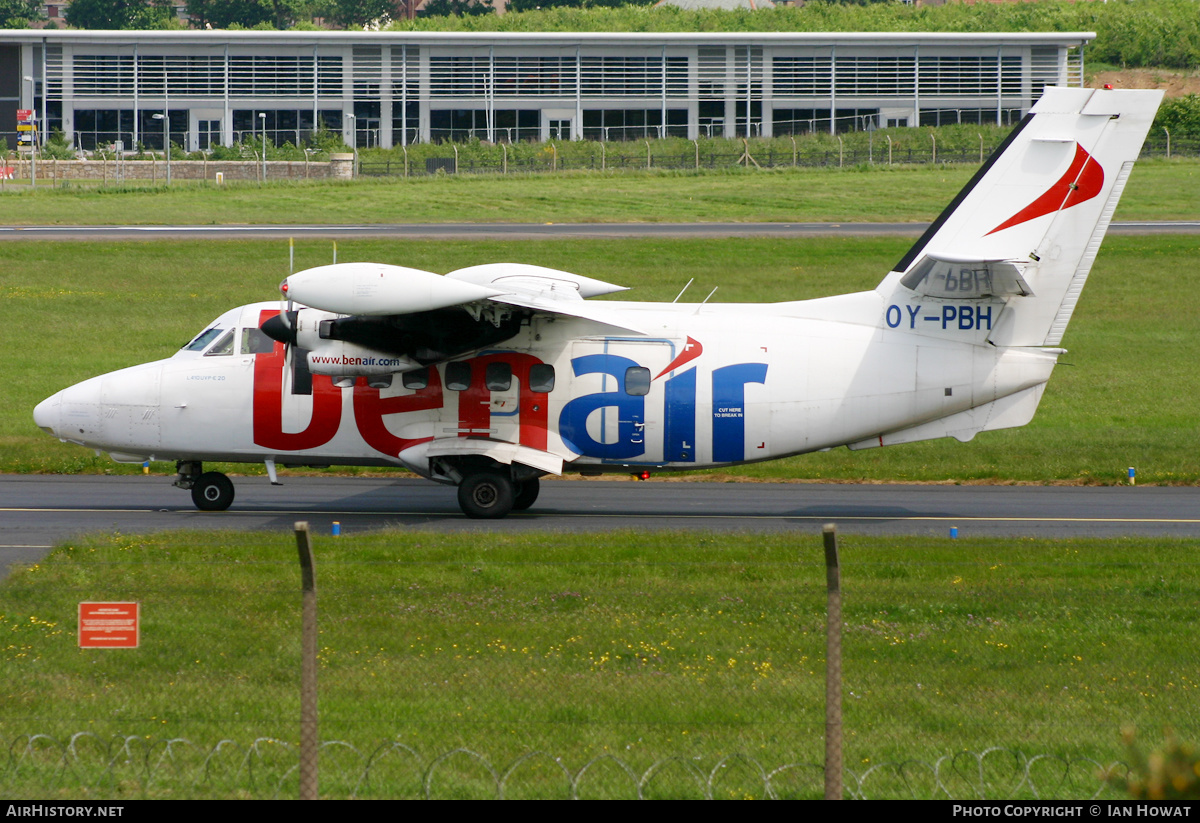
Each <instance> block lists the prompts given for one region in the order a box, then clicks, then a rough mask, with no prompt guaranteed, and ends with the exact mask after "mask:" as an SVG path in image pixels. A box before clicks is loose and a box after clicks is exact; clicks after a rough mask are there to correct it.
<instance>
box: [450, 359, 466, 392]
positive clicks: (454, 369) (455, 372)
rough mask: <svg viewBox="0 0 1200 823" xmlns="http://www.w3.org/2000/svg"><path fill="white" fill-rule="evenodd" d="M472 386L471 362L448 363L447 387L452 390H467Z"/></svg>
mask: <svg viewBox="0 0 1200 823" xmlns="http://www.w3.org/2000/svg"><path fill="white" fill-rule="evenodd" d="M470 387H471V364H470V363H447V364H446V388H448V389H449V390H450V391H466V390H467V389H469V388H470Z"/></svg>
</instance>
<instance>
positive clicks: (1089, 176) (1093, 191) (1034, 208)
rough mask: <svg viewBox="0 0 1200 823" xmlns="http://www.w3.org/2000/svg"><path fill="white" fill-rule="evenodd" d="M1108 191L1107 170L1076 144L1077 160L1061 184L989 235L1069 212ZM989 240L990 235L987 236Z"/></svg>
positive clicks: (1053, 187) (1047, 190) (1059, 182)
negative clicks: (1105, 172)
mask: <svg viewBox="0 0 1200 823" xmlns="http://www.w3.org/2000/svg"><path fill="white" fill-rule="evenodd" d="M1103 188H1104V169H1103V168H1101V167H1100V164H1099V163H1097V162H1096V161H1095V159H1094V158H1093V157H1092V156H1091V155H1090V154H1088V153H1087V151H1085V150H1084V148H1083V146H1081V145H1079V144H1078V143H1076V144H1075V159H1074V160H1073V161H1071V168H1069V169H1067V170H1066V172H1064V173H1063V176H1062V177H1060V178H1058V182H1057V183H1055V184H1054V185H1053V186H1051V187H1050V188H1048V189H1046V193H1045V194H1043V195H1042V196H1041V197H1039V198H1038V199H1037V200H1034V201H1033V202H1032V203H1030V204H1029V205H1028V206H1026V207H1025V208H1023V209H1021V210H1020V211H1019V212H1017V213H1016V214H1014V215H1013V216H1012V217H1010V218H1008V219H1007V220H1005V221H1004V222H1003V223H1001V224H1000V225H999V226H996V228H994V229H992V230H991V231H989V232H988V234H995V233H996V232H998V231H1002V230H1004V229H1007V228H1011V227H1012V226H1016V225H1018V224H1020V223H1024V222H1026V221H1028V220H1033V219H1034V218H1035V217H1041V216H1042V215H1045V214H1050V213H1051V212H1056V211H1058V210H1059V209H1060V208H1062V209H1069V208H1070V207H1071V206H1078V205H1079V204H1080V203H1085V202H1087V201H1088V200H1091V199H1092V198H1093V197H1095V196H1096V195H1097V194H1099V193H1100V190H1101V189H1103ZM984 236H985V237H986V236H987V235H984Z"/></svg>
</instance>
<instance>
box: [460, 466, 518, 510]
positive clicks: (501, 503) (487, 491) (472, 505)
mask: <svg viewBox="0 0 1200 823" xmlns="http://www.w3.org/2000/svg"><path fill="white" fill-rule="evenodd" d="M513 499H514V489H513V482H512V480H510V479H509V478H507V477H505V476H504V475H502V474H499V473H497V472H477V473H475V474H471V475H468V476H467V477H466V478H465V479H464V480H463V482H462V483H460V484H459V486H458V505H459V507H460V508H461V509H462V510H463V514H465V515H466V516H467V517H471V518H474V519H476V520H496V519H498V518H501V517H504V516H505V515H506V514H508V513H509V512H510V511H512V509H513Z"/></svg>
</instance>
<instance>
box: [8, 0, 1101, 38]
mask: <svg viewBox="0 0 1200 823" xmlns="http://www.w3.org/2000/svg"><path fill="white" fill-rule="evenodd" d="M756 2H757V0H756ZM1095 39H1096V34H1095V32H1058V31H1055V32H1041V31H1039V32H907V31H906V32H878V31H872V32H814V31H798V32H745V31H743V32H737V31H730V32H442V31H437V32H432V31H245V30H242V31H228V30H220V29H217V30H212V31H200V30H185V31H131V30H123V31H100V30H79V29H65V30H64V29H0V43H37V44H41V43H46V44H48V45H63V46H66V45H75V44H93V45H96V44H103V45H106V46H121V47H127V46H134V45H138V46H146V47H151V48H156V47H164V46H188V47H204V46H207V47H210V48H219V47H221V46H223V45H225V44H229V45H245V46H253V45H268V46H320V45H328V46H339V45H340V46H352V45H354V46H361V45H392V44H402V43H407V44H413V45H421V44H428V45H431V46H432V45H435V44H441V45H464V46H472V45H478V46H487V45H505V46H517V45H522V44H533V45H558V46H573V45H576V44H605V45H612V44H629V45H642V46H645V45H648V44H668V45H669V44H678V45H681V46H684V45H691V44H702V45H704V44H711V45H756V46H776V45H797V44H798V45H812V46H822V45H827V44H831V43H837V44H850V45H860V46H868V47H870V46H877V45H896V44H905V45H907V44H918V45H919V44H931V45H932V44H938V45H979V44H988V45H991V44H1008V43H1024V44H1030V43H1046V44H1062V43H1070V44H1074V43H1079V44H1084V43H1088V42H1091V41H1092V40H1095Z"/></svg>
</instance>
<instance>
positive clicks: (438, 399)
mask: <svg viewBox="0 0 1200 823" xmlns="http://www.w3.org/2000/svg"><path fill="white" fill-rule="evenodd" d="M276 314H278V312H276V311H270V310H268V311H263V312H261V313H260V315H259V325H262V323H263V322H265V321H266V320H268V319H269V318H271V317H273V316H275V315H276ZM286 360H287V358H286V355H285V347H284V345H283V344H282V343H276V344H275V347H274V349H272V350H271V351H270V352H264V353H261V354H258V355H256V356H255V358H254V420H253V427H254V443H255V444H256V445H258V446H261V447H262V448H264V449H270V450H272V451H303V450H305V449H315V448H318V447H320V446H324V445H325V444H326V443H328V442H329V441H330V440H332V439H333V438H334V436H335V435H336V434H337V432H338V428H339V427H340V426H341V422H342V391H341V389H339V388H337V387H336V386H334V385H333V380H332V378H330V377H329V376H327V375H313V393H312V416H311V418H310V420H309V423H308V426H307V427H305V429H304V430H303V431H300V432H286V431H284V430H283V407H284V404H285V402H288V401H287V398H285V393H284V387H283V383H284V373H285V371H286V367H287V362H286ZM541 362H542V361H541V360H539V359H538V358H536V357H534V356H532V355H529V354H521V353H518V352H501V353H495V354H487V355H484V356H482V357H477V358H475V359H473V360H471V361H470V363H471V365H472V374H473V375H474V379H472V381H471V385H470V386H469V387H468V388H467V389H466V390H465V391H463V392H461V393H459V397H458V408H459V426H460V428H463V429H483V430H486V429H487V428H488V427H489V426H490V423H491V417H490V416H491V411H490V408H489V400H490V397H491V392H490V391H488V389H487V387H486V385H485V381H484V373H485V371H486V369H487V365H488V364H489V363H507V364H509V366H510V367H511V368H512V375H513V377H514V378H515V379H516V380H517V381H518V382H519V384H520V389H519V392H518V408H519V414H520V429H519V432H520V433H519V442H520V443H522V444H523V445H526V446H529V447H530V448H535V449H541V450H543V451H544V450H545V449H546V444H547V439H548V436H547V432H546V427H547V425H548V420H549V409H548V405H549V404H548V403H547V397H546V395H545V394H537V393H535V392H533V391H531V390H530V389H529V369H530V367H532V366H534V365H538V364H540V363H541ZM428 374H429V384H428V385H427V386H426V387H425V388H423V389H420V390H418V391H415V392H413V393H412V394H402V395H394V396H390V397H382V396H381V395H380V393H379V389H373V388H371V387H370V386H368V385H367V381H366V378H364V377H360V378H358V380H357V381H355V384H354V389H353V394H352V398H353V400H352V402H353V410H354V413H353V414H354V424H355V427H356V428H357V429H358V433H359V434H360V435H361V436H362V439H363V441H364V442H365V443H366V444H367V445H368V446H370V447H371V448H373V449H375V450H376V451H379V452H382V453H383V454H386V455H389V456H391V457H395V456H397V455H398V454H400V452H402V451H404V450H405V449H407V448H409V447H411V446H414V445H416V444H417V443H423V442H425V441H427V440H432V439H433V438H432V437H421V438H415V439H409V438H404V437H397V436H396V435H395V434H392V432H391V431H390V430H389V429H388V427H387V424H386V423H385V422H384V418H385V416H387V415H393V414H406V413H408V412H418V411H430V410H433V409H441V408H442V407H443V405H444V401H445V398H444V396H443V391H442V380H441V376H440V375H439V373H438V370H437V368H436V367H435V366H430V367H429V369H428ZM292 402H294V401H292Z"/></svg>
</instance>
